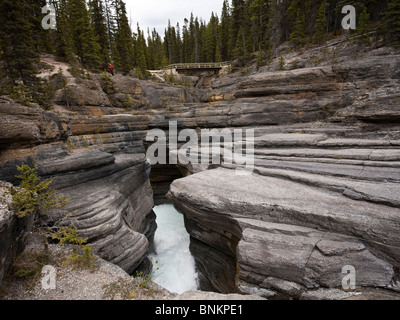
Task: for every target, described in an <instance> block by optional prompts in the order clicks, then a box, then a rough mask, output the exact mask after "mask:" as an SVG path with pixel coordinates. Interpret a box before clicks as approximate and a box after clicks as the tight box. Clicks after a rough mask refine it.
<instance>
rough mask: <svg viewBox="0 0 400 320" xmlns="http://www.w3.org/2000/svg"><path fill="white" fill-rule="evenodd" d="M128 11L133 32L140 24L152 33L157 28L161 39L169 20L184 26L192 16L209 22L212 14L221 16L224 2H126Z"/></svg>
mask: <svg viewBox="0 0 400 320" xmlns="http://www.w3.org/2000/svg"><path fill="white" fill-rule="evenodd" d="M125 3H126V7H127V9H126V11H127V14H128V17H130V19H131V23H132V31H135V30H136V24H137V23H138V22H139V25H140V28H141V29H142V30H144V31H145V36H147V28H150V32H151V30H152V29H153V28H156V29H157V31H158V33H159V34H160V36H161V37H164V30H165V28H166V27H167V25H168V19H170V20H171V25H173V26H176V23H177V22H179V25H180V26H181V27H182V26H183V20H184V19H185V18H187V19H190V14H191V12H193V14H194V16H195V17H196V16H197V17H199V18H203V20H206V21H208V20H209V19H210V17H211V12H215V13H217V14H218V17H220V16H221V11H222V4H223V0H125Z"/></svg>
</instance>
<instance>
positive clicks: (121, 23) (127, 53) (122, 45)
mask: <svg viewBox="0 0 400 320" xmlns="http://www.w3.org/2000/svg"><path fill="white" fill-rule="evenodd" d="M115 6H116V8H115V9H116V25H117V30H116V31H115V35H114V56H113V61H114V63H115V66H116V68H117V69H119V70H120V71H122V72H123V73H125V74H128V73H129V71H131V70H132V69H133V67H134V59H135V53H134V49H133V38H132V31H131V28H130V26H129V21H128V17H127V15H126V7H125V3H124V2H123V1H122V0H116V3H115Z"/></svg>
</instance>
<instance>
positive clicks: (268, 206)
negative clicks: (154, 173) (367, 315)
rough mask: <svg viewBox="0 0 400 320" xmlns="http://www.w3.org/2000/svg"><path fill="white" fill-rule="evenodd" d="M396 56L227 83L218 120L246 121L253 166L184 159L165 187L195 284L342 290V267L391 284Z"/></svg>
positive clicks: (399, 183) (337, 295) (399, 195)
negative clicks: (205, 164)
mask: <svg viewBox="0 0 400 320" xmlns="http://www.w3.org/2000/svg"><path fill="white" fill-rule="evenodd" d="M399 67H400V57H399V56H389V57H375V58H368V59H360V60H359V61H352V62H349V63H348V64H344V65H341V66H333V67H321V68H311V69H302V70H295V71H288V72H281V73H264V74H256V75H253V76H249V77H246V78H244V79H243V80H241V81H239V82H238V83H236V84H233V83H232V82H231V83H227V84H226V88H228V87H229V90H232V89H234V90H235V96H236V97H237V99H236V100H234V102H232V104H231V105H229V104H228V105H227V106H226V107H224V108H225V109H223V110H225V111H221V119H224V120H223V121H224V122H223V123H224V125H228V126H229V125H230V126H232V125H237V124H239V123H240V125H243V126H250V127H253V128H254V129H255V141H254V143H255V157H254V158H255V166H254V171H253V173H252V174H251V175H247V176H240V175H237V174H236V170H233V169H235V165H228V164H226V165H222V167H221V168H218V169H213V170H207V171H203V172H198V171H196V170H193V168H192V167H190V166H185V165H183V166H184V167H185V168H186V169H187V171H191V172H192V173H194V174H193V175H191V176H188V177H186V178H183V179H179V180H176V181H174V182H173V183H172V185H171V189H170V192H169V194H168V197H169V198H170V199H171V200H173V201H174V204H175V206H176V207H177V208H178V209H179V210H180V211H181V212H183V213H184V215H185V223H186V227H187V229H188V231H189V233H190V235H191V238H192V241H191V251H192V252H193V254H194V256H195V259H196V263H197V266H198V269H199V270H200V272H201V274H202V277H201V283H202V287H203V288H204V289H207V290H215V291H219V292H223V293H228V292H241V293H247V294H257V295H259V296H263V297H266V298H295V299H315V298H318V299H329V298H332V299H343V298H347V297H348V295H347V294H346V293H345V292H344V291H342V290H338V289H342V284H343V283H342V281H343V279H344V277H345V276H346V275H347V274H343V273H342V271H343V268H344V267H347V266H351V267H353V268H354V269H355V272H356V273H355V275H356V286H357V288H365V287H372V288H384V289H389V290H392V291H394V292H396V291H400V287H399V284H398V281H399V267H400V202H399V199H400V125H399V121H398V120H399V115H400V109H399V103H398V101H399V98H400V91H399V88H400V76H399V75H400V74H399V70H400V68H399ZM224 81H226V79H225V80H224ZM217 84H218V85H219V87H217ZM214 86H215V88H214V89H215V90H217V89H218V88H219V89H220V90H221V92H222V91H223V90H227V89H226V88H225V89H224V86H223V80H219V82H218V83H217V82H214ZM234 110H236V111H234ZM239 114H240V116H239ZM321 117H322V118H324V119H325V120H324V121H321ZM266 124H275V125H277V126H268V127H266V126H265V125H266ZM203 170H204V169H203Z"/></svg>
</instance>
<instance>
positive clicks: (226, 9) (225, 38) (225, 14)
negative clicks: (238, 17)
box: [220, 0, 231, 61]
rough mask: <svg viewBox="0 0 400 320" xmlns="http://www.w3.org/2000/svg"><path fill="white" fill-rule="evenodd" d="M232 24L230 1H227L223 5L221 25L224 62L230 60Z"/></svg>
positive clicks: (222, 57)
mask: <svg viewBox="0 0 400 320" xmlns="http://www.w3.org/2000/svg"><path fill="white" fill-rule="evenodd" d="M230 24H231V16H230V6H229V1H228V0H225V1H224V3H223V5H222V14H221V25H220V35H221V59H222V60H224V61H228V60H230V52H229V38H230V33H229V28H230Z"/></svg>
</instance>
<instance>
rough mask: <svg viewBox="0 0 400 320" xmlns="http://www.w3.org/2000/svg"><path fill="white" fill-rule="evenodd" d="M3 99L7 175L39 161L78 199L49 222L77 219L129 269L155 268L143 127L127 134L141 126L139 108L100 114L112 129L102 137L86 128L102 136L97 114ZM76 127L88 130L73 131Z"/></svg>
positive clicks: (101, 250) (44, 172) (109, 256)
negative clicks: (69, 113) (66, 113)
mask: <svg viewBox="0 0 400 320" xmlns="http://www.w3.org/2000/svg"><path fill="white" fill-rule="evenodd" d="M2 102H3V103H0V110H1V111H0V113H2V118H1V123H2V126H1V127H2V129H3V130H4V135H2V137H1V139H2V140H1V142H2V147H3V148H2V151H1V156H0V158H1V170H0V176H1V179H3V180H7V181H11V182H14V183H18V181H17V180H16V179H15V176H16V174H17V173H18V172H17V168H16V166H17V165H20V164H21V163H26V164H28V165H31V166H35V167H36V168H38V174H39V175H40V176H41V177H42V178H52V179H53V183H52V187H53V188H54V189H56V190H57V191H58V192H59V193H60V194H63V195H65V196H66V197H67V198H68V199H69V200H70V201H69V203H68V205H67V207H66V208H65V211H64V212H60V213H57V214H54V215H53V216H51V217H49V223H54V224H63V225H69V224H72V225H74V226H76V227H77V228H78V231H79V234H80V236H82V237H84V238H88V241H89V243H90V244H91V245H92V247H93V249H94V251H95V253H96V254H98V255H99V256H100V257H102V258H104V259H106V260H107V261H110V262H112V263H114V264H117V265H118V266H120V267H122V268H123V269H124V270H125V271H127V272H129V273H133V272H134V271H135V270H136V269H138V268H140V269H143V270H144V271H146V270H147V271H148V269H149V267H150V265H151V264H149V263H148V262H147V260H146V256H147V254H148V251H149V249H150V243H151V242H152V238H153V236H154V232H155V229H156V224H155V215H154V212H153V210H152V208H153V193H152V189H151V185H150V180H149V176H150V165H149V163H148V162H147V161H146V158H145V155H144V146H143V141H142V140H143V137H142V134H141V133H140V132H137V133H135V132H128V133H126V134H124V130H130V129H132V128H129V125H131V126H136V123H137V122H136V119H134V116H132V115H130V116H129V115H128V116H124V115H122V116H120V117H114V116H109V117H107V116H105V117H104V118H101V119H100V118H98V119H96V120H97V122H96V121H94V122H95V125H94V128H101V130H102V132H104V134H102V136H101V139H102V140H101V141H102V142H101V143H98V144H96V145H95V143H93V142H88V141H91V140H89V139H91V137H90V136H86V135H84V134H85V133H88V132H90V133H92V135H93V136H97V137H98V138H99V135H100V133H98V131H97V129H93V127H91V126H90V123H91V122H90V121H92V120H93V119H90V118H88V117H83V118H84V119H82V118H79V116H77V118H76V119H73V118H72V117H67V116H59V115H57V114H56V113H53V112H45V111H43V110H41V109H39V108H29V107H24V106H21V105H19V104H17V103H15V102H14V101H12V100H10V99H3V100H2ZM79 120H81V121H80V122H79ZM85 121H86V123H89V124H86V123H85ZM125 126H127V127H128V129H126V127H125ZM83 128H84V129H83ZM135 128H136V127H135ZM95 132H96V133H95ZM119 132H121V134H120V133H119ZM76 133H77V134H78V135H79V134H81V135H80V136H73V134H76ZM68 139H70V140H68ZM82 141H85V143H84V144H82V145H80V144H79V143H81V142H82ZM95 141H96V140H95ZM74 142H75V145H74ZM97 142H99V140H98V141H97ZM122 150H123V151H122ZM66 213H69V215H68V216H67V217H65V214H66ZM4 236H5V237H6V236H9V235H5V234H4ZM11 260H12V259H11Z"/></svg>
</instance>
